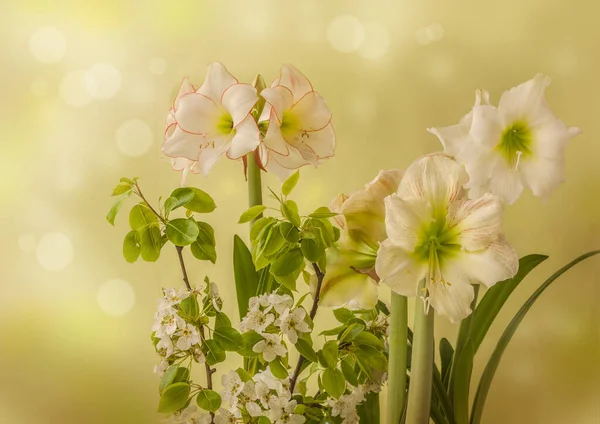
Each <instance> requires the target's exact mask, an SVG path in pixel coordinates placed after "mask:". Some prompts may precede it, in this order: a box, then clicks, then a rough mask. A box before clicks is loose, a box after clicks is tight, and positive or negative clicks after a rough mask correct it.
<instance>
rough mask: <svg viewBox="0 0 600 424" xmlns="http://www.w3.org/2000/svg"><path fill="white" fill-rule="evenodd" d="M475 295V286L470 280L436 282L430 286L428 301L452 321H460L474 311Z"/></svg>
mask: <svg viewBox="0 0 600 424" xmlns="http://www.w3.org/2000/svg"><path fill="white" fill-rule="evenodd" d="M474 296H475V293H474V290H473V286H472V285H471V284H469V283H468V282H461V283H459V282H456V283H453V284H452V285H448V284H443V283H435V284H431V285H430V286H429V288H428V298H427V301H428V302H429V303H430V304H431V306H432V307H433V308H434V309H435V310H436V311H437V313H438V314H441V315H445V316H446V317H448V318H449V319H450V321H451V322H459V321H460V320H462V319H464V318H466V317H467V316H469V314H470V313H471V312H472V311H471V302H472V301H473V297H474Z"/></svg>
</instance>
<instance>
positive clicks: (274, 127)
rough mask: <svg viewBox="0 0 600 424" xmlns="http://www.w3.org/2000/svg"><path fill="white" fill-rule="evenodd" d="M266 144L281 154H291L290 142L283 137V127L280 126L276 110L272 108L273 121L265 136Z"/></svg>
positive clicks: (264, 141)
mask: <svg viewBox="0 0 600 424" xmlns="http://www.w3.org/2000/svg"><path fill="white" fill-rule="evenodd" d="M263 143H264V145H265V146H266V147H267V148H268V149H269V150H272V151H274V152H276V153H279V154H280V155H283V156H287V155H288V154H289V147H288V143H287V142H286V141H285V140H284V139H283V136H282V135H281V129H280V128H279V125H278V122H277V118H276V116H275V111H274V110H273V109H271V122H270V124H269V128H267V133H266V134H265V137H264V138H263Z"/></svg>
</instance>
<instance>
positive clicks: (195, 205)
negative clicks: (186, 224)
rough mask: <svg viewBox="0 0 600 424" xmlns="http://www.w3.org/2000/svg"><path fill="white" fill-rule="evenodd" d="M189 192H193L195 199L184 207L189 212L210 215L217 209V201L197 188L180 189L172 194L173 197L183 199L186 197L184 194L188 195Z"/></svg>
mask: <svg viewBox="0 0 600 424" xmlns="http://www.w3.org/2000/svg"><path fill="white" fill-rule="evenodd" d="M188 190H191V191H192V193H193V194H194V197H193V198H192V199H191V200H189V201H188V202H187V203H185V204H184V205H183V206H184V207H185V208H186V209H187V210H189V211H192V212H198V213H210V212H212V211H214V210H215V208H216V207H217V205H216V204H215V201H214V200H213V198H212V197H210V196H209V195H208V193H206V192H204V191H202V190H200V189H198V188H195V187H182V188H178V189H176V190H174V191H173V193H171V197H175V198H182V197H184V195H183V194H182V193H187V192H188Z"/></svg>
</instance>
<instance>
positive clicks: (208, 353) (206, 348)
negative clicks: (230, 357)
mask: <svg viewBox="0 0 600 424" xmlns="http://www.w3.org/2000/svg"><path fill="white" fill-rule="evenodd" d="M202 353H204V356H205V357H206V363H207V364H208V365H215V364H218V363H219V362H223V361H224V360H225V358H226V355H225V351H224V350H223V348H221V346H220V345H219V343H217V341H216V340H213V339H208V340H205V341H204V343H202Z"/></svg>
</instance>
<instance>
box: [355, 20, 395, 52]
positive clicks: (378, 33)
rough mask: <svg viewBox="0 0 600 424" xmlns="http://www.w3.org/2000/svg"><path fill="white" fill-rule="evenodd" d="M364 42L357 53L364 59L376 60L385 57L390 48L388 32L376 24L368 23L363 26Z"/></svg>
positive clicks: (382, 26)
mask: <svg viewBox="0 0 600 424" xmlns="http://www.w3.org/2000/svg"><path fill="white" fill-rule="evenodd" d="M364 30H365V40H364V41H363V43H362V44H361V46H360V49H359V53H360V55H361V56H362V57H364V58H365V59H371V60H377V59H381V58H382V57H383V56H385V55H386V53H387V52H388V49H389V47H390V43H391V40H390V32H389V31H388V29H387V28H386V27H385V26H384V25H382V24H380V23H377V22H369V23H367V24H366V25H365V26H364Z"/></svg>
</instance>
